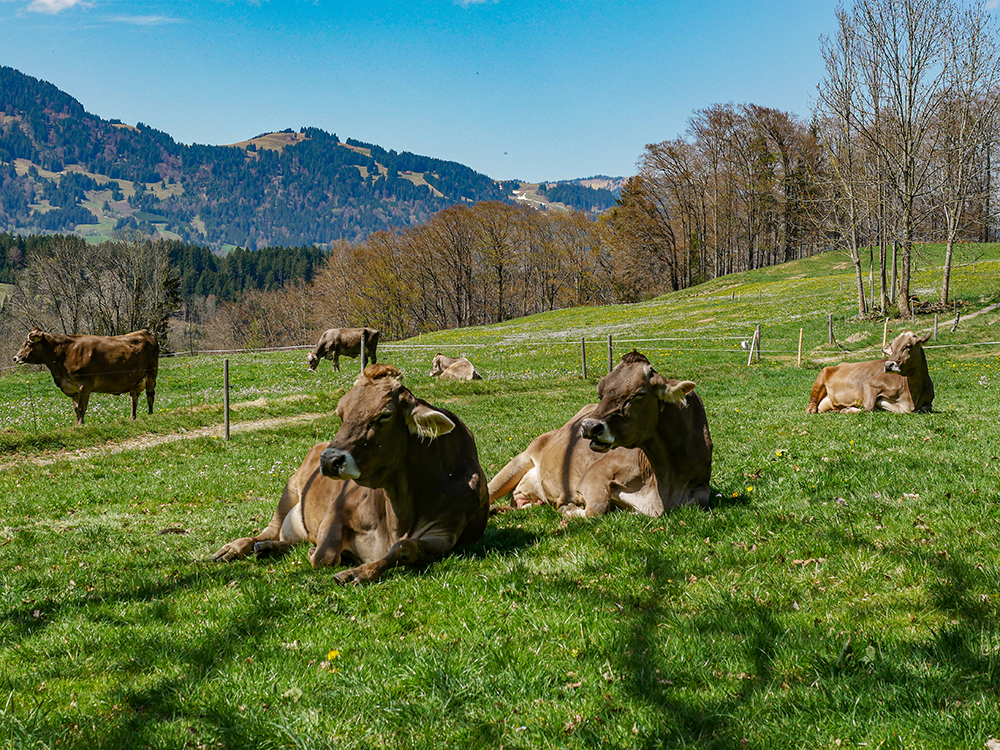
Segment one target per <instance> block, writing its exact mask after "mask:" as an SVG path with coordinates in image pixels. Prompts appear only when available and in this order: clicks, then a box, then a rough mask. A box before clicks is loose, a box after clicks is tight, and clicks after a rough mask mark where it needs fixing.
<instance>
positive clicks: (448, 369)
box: [428, 354, 483, 380]
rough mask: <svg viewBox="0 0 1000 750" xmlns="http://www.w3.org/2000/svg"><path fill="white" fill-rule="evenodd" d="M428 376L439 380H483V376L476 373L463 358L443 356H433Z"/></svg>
mask: <svg viewBox="0 0 1000 750" xmlns="http://www.w3.org/2000/svg"><path fill="white" fill-rule="evenodd" d="M428 374H429V375H430V376H431V377H432V378H434V377H440V378H441V380H482V379H483V376H482V375H480V374H479V373H478V372H476V368H475V367H474V366H473V364H472V363H471V362H470V361H469V360H467V359H466V358H465V357H446V356H444V355H443V354H435V355H434V361H433V362H431V371H430V373H428Z"/></svg>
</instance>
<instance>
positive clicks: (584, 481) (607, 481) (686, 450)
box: [489, 351, 712, 516]
mask: <svg viewBox="0 0 1000 750" xmlns="http://www.w3.org/2000/svg"><path fill="white" fill-rule="evenodd" d="M694 387H695V384H694V383H692V382H691V381H688V380H685V381H677V380H667V379H665V378H664V377H663V376H662V375H660V374H659V373H657V372H656V371H655V370H654V369H653V368H652V366H651V365H650V364H649V360H647V359H646V358H645V357H644V356H643V355H641V354H639V353H638V352H635V351H633V352H630V353H628V354H626V355H625V356H624V357H622V361H621V362H620V363H619V365H618V366H617V367H616V368H615V369H614V371H613V372H611V373H610V374H609V375H607V376H606V377H605V378H603V379H602V380H601V382H600V384H599V385H598V395H599V396H600V397H601V403H599V404H589V405H587V406H585V407H583V408H582V409H580V411H579V412H577V414H576V416H574V417H573V418H572V419H571V420H570V421H569V422H567V423H566V424H565V425H563V426H562V427H560V428H558V429H556V430H553V431H552V432H548V433H545V434H544V435H541V436H540V437H538V438H536V439H535V440H534V441H532V443H531V444H530V445H529V446H528V448H527V450H525V451H524V452H523V453H521V454H520V455H518V456H516V457H515V458H514V459H513V460H511V461H510V463H508V464H507V465H506V466H505V467H504V468H503V469H501V470H500V472H499V473H498V474H497V475H496V476H495V477H494V478H493V480H492V481H491V482H490V485H489V490H490V500H491V501H494V500H496V499H497V498H500V497H503V496H504V495H506V494H507V493H509V492H513V495H514V502H515V504H516V505H518V506H519V507H520V506H524V505H526V504H529V503H548V504H550V505H553V506H555V507H556V508H557V509H559V510H561V511H562V512H564V513H567V514H568V515H582V514H584V513H585V514H586V515H587V516H596V515H601V514H603V513H607V512H608V511H609V510H611V509H612V508H613V507H618V508H622V509H626V510H634V511H636V512H639V513H642V514H644V515H647V516H659V515H660V514H662V513H663V511H664V510H666V509H669V508H673V507H676V506H678V505H686V504H690V503H695V504H697V505H701V506H707V505H708V502H709V497H710V491H709V480H710V478H711V473H712V438H711V436H710V434H709V430H708V420H707V418H706V416H705V408H704V406H703V405H702V402H701V399H700V398H699V397H698V395H697V394H696V393H693V389H694Z"/></svg>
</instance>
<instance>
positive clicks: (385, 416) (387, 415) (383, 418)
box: [375, 411, 392, 423]
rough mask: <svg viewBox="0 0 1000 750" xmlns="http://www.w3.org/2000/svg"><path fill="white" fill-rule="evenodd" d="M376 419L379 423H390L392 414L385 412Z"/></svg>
mask: <svg viewBox="0 0 1000 750" xmlns="http://www.w3.org/2000/svg"><path fill="white" fill-rule="evenodd" d="M375 419H376V421H378V422H379V423H382V422H388V421H389V420H390V419H392V412H391V411H384V412H382V413H381V414H379V415H378V416H377V417H376V418H375Z"/></svg>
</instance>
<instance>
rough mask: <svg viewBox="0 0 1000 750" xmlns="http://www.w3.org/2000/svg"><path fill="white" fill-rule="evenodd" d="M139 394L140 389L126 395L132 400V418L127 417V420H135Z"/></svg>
mask: <svg viewBox="0 0 1000 750" xmlns="http://www.w3.org/2000/svg"><path fill="white" fill-rule="evenodd" d="M139 393H141V389H140V390H135V391H129V394H128V395H129V398H130V399H132V416H131V417H129V419H135V412H136V409H137V408H138V407H139Z"/></svg>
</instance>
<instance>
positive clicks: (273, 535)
mask: <svg viewBox="0 0 1000 750" xmlns="http://www.w3.org/2000/svg"><path fill="white" fill-rule="evenodd" d="M399 378H400V372H399V370H397V369H396V368H395V367H393V366H392V365H370V366H369V367H367V368H365V370H364V372H362V373H361V374H360V375H359V376H358V378H357V380H356V381H355V383H354V386H353V387H352V388H351V390H349V391H348V392H347V393H345V394H344V395H343V397H342V398H341V399H340V402H339V403H338V404H337V414H338V415H339V416H340V418H341V420H342V424H341V427H340V430H339V431H338V432H337V435H336V437H334V439H333V441H332V442H330V443H329V444H320V445H317V446H315V447H313V449H312V450H311V451H310V452H309V454H308V455H307V456H306V459H305V461H303V462H302V465H301V466H300V467H299V469H298V470H297V471H296V472H295V474H293V475H292V477H291V479H289V480H288V484H287V485H286V487H285V492H284V494H283V495H282V496H281V500H280V502H279V503H278V508H277V510H276V511H275V513H274V517H273V518H272V519H271V523H270V524H268V526H267V528H265V529H264V530H263V531H261V532H260V533H259V534H258V535H257V536H255V537H245V538H243V539H237V540H236V541H234V542H230V543H229V544H227V545H226V546H224V547H223V548H222V549H220V550H219V551H218V552H216V553H215V555H214V556H213V559H216V560H226V561H228V560H235V559H238V558H241V557H244V556H246V555H247V554H249V553H250V551H251V550H253V551H256V552H257V553H258V554H263V553H267V552H270V551H279V552H280V551H285V550H287V549H288V548H289V547H290V546H291V545H292V544H295V543H296V542H301V541H306V540H308V541H310V542H313V543H315V544H316V548H315V549H314V550H312V551H311V553H310V556H309V560H310V562H311V563H312V565H313V567H322V566H328V565H329V566H333V565H340V564H341V562H342V559H343V558H345V557H349V558H351V560H353V561H355V562H357V563H360V564H359V565H358V566H357V567H354V568H350V569H349V570H344V571H341V572H340V573H338V574H337V575H336V576H335V580H336V581H337V582H338V583H367V582H370V581H377V580H378V579H379V578H380V577H381V576H382V575H383V574H384V573H385V572H386V571H387V570H389V569H390V568H393V567H396V566H398V565H413V564H418V563H426V562H431V561H433V560H437V559H439V558H441V557H443V556H444V555H445V554H447V553H448V552H450V551H451V550H452V549H453V548H454V547H455V546H457V545H465V544H472V543H473V542H475V541H477V540H478V539H479V538H480V537H481V536H482V535H483V531H484V530H485V529H486V520H487V517H488V515H489V499H488V497H487V494H486V479H485V475H484V474H483V470H482V468H481V467H480V465H479V455H478V451H477V449H476V441H475V438H473V436H472V433H471V432H470V431H469V429H468V428H467V427H466V426H465V425H464V424H463V423H462V421H461V420H460V419H459V418H458V417H457V416H455V415H454V414H452V413H451V412H449V411H447V410H445V409H438V408H435V407H433V406H430V405H429V404H427V403H426V402H425V401H422V400H420V399H418V398H416V397H415V396H414V395H413V394H412V393H410V391H409V390H407V389H406V388H405V387H403V386H402V385H401V384H400V382H399Z"/></svg>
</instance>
